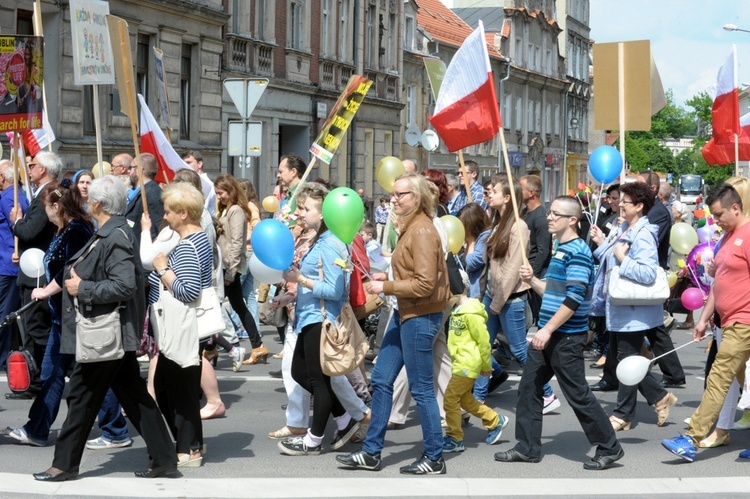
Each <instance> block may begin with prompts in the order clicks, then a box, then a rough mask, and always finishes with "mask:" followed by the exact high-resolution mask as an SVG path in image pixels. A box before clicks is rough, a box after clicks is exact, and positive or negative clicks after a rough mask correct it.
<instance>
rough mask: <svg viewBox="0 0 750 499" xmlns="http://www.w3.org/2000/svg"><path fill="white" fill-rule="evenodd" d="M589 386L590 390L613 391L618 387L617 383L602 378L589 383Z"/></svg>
mask: <svg viewBox="0 0 750 499" xmlns="http://www.w3.org/2000/svg"><path fill="white" fill-rule="evenodd" d="M589 388H591V391H592V392H615V391H617V390H618V389H619V387H618V386H617V385H613V384H612V383H607V382H606V381H604V380H603V379H602V380H600V381H599V382H598V383H595V384H593V385H589Z"/></svg>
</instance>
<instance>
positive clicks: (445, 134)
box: [430, 21, 502, 152]
mask: <svg viewBox="0 0 750 499" xmlns="http://www.w3.org/2000/svg"><path fill="white" fill-rule="evenodd" d="M430 122H431V123H432V126H433V127H434V128H435V131H436V132H437V133H438V135H440V138H442V139H443V142H445V145H446V146H447V147H448V150H449V151H450V152H454V151H457V150H459V149H462V148H464V147H468V146H472V145H474V144H481V143H482V142H486V141H488V140H490V139H492V138H493V137H494V136H495V135H497V133H498V131H499V129H500V127H501V126H502V120H501V119H500V111H499V109H498V103H497V96H496V95H495V79H494V78H493V77H492V68H491V67H490V56H489V52H488V51H487V41H486V40H485V36H484V24H483V23H482V21H479V27H478V28H477V29H476V30H474V32H473V33H472V34H471V35H469V36H468V37H467V38H466V40H464V43H463V44H462V45H461V47H460V48H459V49H458V51H457V52H456V54H455V55H454V56H453V59H452V60H451V62H450V64H449V65H448V69H447V70H446V71H445V77H444V79H443V83H442V85H441V86H440V93H439V94H438V98H437V102H436V104H435V115H434V116H431V117H430Z"/></svg>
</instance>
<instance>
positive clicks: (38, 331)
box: [19, 286, 52, 392]
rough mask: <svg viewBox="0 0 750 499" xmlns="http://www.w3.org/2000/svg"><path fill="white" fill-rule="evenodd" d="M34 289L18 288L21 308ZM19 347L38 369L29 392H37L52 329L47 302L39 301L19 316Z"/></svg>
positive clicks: (27, 301)
mask: <svg viewBox="0 0 750 499" xmlns="http://www.w3.org/2000/svg"><path fill="white" fill-rule="evenodd" d="M33 290H34V288H28V287H26V286H20V287H19V291H20V292H21V306H23V305H26V304H27V303H29V302H31V301H33V300H32V299H31V292H32V291H33ZM21 326H22V327H21V333H20V334H21V342H20V344H21V347H22V348H23V349H24V350H26V351H28V352H31V354H32V355H33V356H34V360H35V361H36V365H37V367H38V368H39V374H37V375H36V377H35V379H34V380H32V386H31V388H30V389H29V391H32V392H38V391H39V390H40V388H41V381H40V379H39V376H40V374H41V368H42V359H44V351H45V350H46V349H47V340H48V339H49V330H50V328H51V327H52V318H51V316H50V313H49V304H48V302H47V300H39V301H37V302H36V303H35V304H34V305H32V306H31V307H29V308H28V309H26V311H25V312H24V313H23V315H22V316H21Z"/></svg>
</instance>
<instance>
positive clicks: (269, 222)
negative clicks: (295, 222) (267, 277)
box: [250, 218, 294, 270]
mask: <svg viewBox="0 0 750 499" xmlns="http://www.w3.org/2000/svg"><path fill="white" fill-rule="evenodd" d="M250 244H252V246H253V253H254V254H255V256H257V257H258V260H260V261H261V263H262V264H263V265H265V266H266V267H271V268H272V269H276V270H286V269H288V268H289V266H290V265H291V264H292V259H293V258H294V237H293V236H292V231H290V230H289V228H288V227H287V226H286V225H284V224H283V223H282V222H280V221H279V220H274V219H272V218H268V219H266V220H263V221H261V222H260V223H258V225H256V226H255V228H254V229H253V233H252V235H251V236H250Z"/></svg>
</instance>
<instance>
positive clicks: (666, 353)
mask: <svg viewBox="0 0 750 499" xmlns="http://www.w3.org/2000/svg"><path fill="white" fill-rule="evenodd" d="M713 335H714V333H706V336H704V337H703V338H701V339H700V340H693V341H688V342H687V343H685V344H684V345H680V346H678V347H677V348H675V349H673V350H670V351H669V352H665V353H663V354H661V355H659V356H658V357H654V358H653V359H651V362H650V363H651V364H653V363H654V362H656V361H657V360H659V359H661V358H662V357H666V356H667V355H669V354H670V353H674V352H676V351H677V350H679V349H680V348H685V347H686V346H688V345H692V344H693V343H695V342H696V341H703V339H704V338H708V337H709V336H713Z"/></svg>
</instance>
